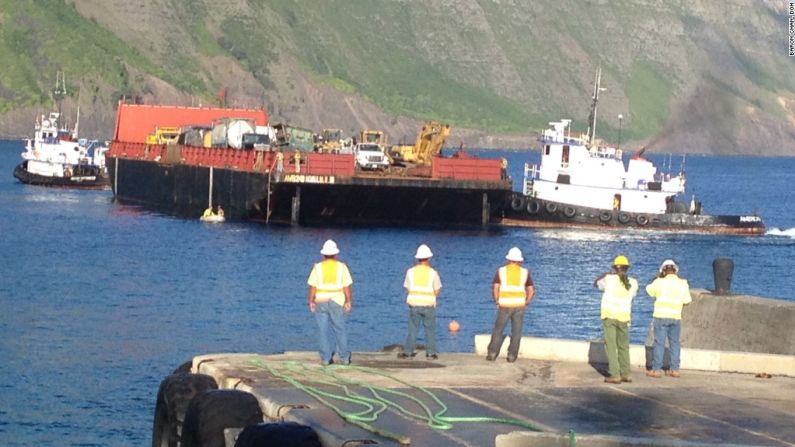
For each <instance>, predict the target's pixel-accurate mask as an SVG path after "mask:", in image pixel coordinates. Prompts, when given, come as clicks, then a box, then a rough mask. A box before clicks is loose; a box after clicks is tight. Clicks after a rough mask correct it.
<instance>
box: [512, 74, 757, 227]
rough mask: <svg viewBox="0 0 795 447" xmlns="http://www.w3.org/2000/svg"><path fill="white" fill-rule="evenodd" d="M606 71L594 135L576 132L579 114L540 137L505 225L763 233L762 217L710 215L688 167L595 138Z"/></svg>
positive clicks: (596, 93) (592, 120)
mask: <svg viewBox="0 0 795 447" xmlns="http://www.w3.org/2000/svg"><path fill="white" fill-rule="evenodd" d="M600 80H601V70H599V71H597V74H596V81H595V83H594V86H595V87H594V94H593V103H592V106H591V114H590V120H589V121H590V123H589V129H588V133H587V134H584V135H581V136H572V135H571V120H568V119H564V120H561V121H558V122H552V123H550V128H548V129H546V130H544V131H543V132H542V133H541V135H540V136H539V138H538V140H539V142H540V145H541V148H540V149H541V163H540V165H528V164H525V170H524V183H523V185H524V187H523V191H522V192H521V193H518V192H514V193H512V194H511V195H510V196H509V197H508V199H507V200H508V202H507V203H506V204H505V206H504V211H503V216H502V219H501V223H502V224H503V225H507V226H523V227H582V228H596V229H623V228H636V229H649V230H662V231H672V232H696V233H713V234H735V235H761V234H764V232H765V225H764V223H763V222H762V218H761V217H759V216H757V215H756V214H752V215H742V216H735V215H728V216H725V215H724V216H718V215H706V214H703V213H702V212H701V210H702V209H701V203H700V202H697V201H696V200H695V198H693V199H691V201H690V203H689V204H688V203H686V202H682V201H677V198H678V197H679V196H681V195H682V194H683V193H684V192H685V173H684V169H682V170H681V171H680V172H678V173H676V174H670V173H662V172H659V171H658V169H657V168H656V167H655V166H654V164H653V163H652V162H651V161H649V160H647V159H645V158H644V157H643V153H644V151H645V148H644V149H641V150H640V151H638V152H637V153H635V154H634V155H632V156H631V157H630V159H629V162H628V164H627V166H626V167H625V165H624V154H623V152H622V150H621V149H620V148H618V147H610V146H601V145H597V144H595V141H596V139H595V126H596V105H597V102H598V99H599V91H600V90H601V86H600Z"/></svg>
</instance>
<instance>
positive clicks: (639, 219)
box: [635, 214, 649, 226]
mask: <svg viewBox="0 0 795 447" xmlns="http://www.w3.org/2000/svg"><path fill="white" fill-rule="evenodd" d="M635 221H636V222H638V225H640V226H644V225H646V224H647V223H649V218H648V217H646V215H645V214H641V215H640V216H638V217H636V218H635Z"/></svg>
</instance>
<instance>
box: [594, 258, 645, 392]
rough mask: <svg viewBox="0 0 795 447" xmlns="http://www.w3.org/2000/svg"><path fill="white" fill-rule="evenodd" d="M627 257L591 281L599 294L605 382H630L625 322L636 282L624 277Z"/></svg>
mask: <svg viewBox="0 0 795 447" xmlns="http://www.w3.org/2000/svg"><path fill="white" fill-rule="evenodd" d="M628 270H629V259H627V257H626V256H624V255H619V256H616V258H615V259H614V260H613V272H612V273H605V274H603V275H602V276H600V277H599V278H597V279H596V281H594V283H593V285H594V287H597V288H599V290H602V291H603V292H604V293H602V305H601V319H602V328H603V330H604V337H605V350H606V351H607V363H608V371H609V376H608V377H607V378H605V382H607V383H621V382H632V376H631V371H630V367H629V321H630V316H631V314H632V298H634V297H635V295H636V294H637V293H638V281H637V280H636V279H635V278H630V277H629V276H627V271H628Z"/></svg>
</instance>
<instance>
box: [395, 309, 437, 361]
mask: <svg viewBox="0 0 795 447" xmlns="http://www.w3.org/2000/svg"><path fill="white" fill-rule="evenodd" d="M420 323H422V325H423V326H425V355H432V354H438V353H439V351H437V350H436V308H435V307H433V306H424V307H420V306H409V335H408V336H407V337H406V344H405V345H403V352H405V353H406V354H412V353H413V352H414V347H415V345H416V342H417V332H418V331H419V328H420Z"/></svg>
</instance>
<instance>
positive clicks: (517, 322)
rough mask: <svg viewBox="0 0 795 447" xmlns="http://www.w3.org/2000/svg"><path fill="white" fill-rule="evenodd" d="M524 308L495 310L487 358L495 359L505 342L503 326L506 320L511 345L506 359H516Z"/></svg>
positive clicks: (520, 340) (520, 339) (500, 308)
mask: <svg viewBox="0 0 795 447" xmlns="http://www.w3.org/2000/svg"><path fill="white" fill-rule="evenodd" d="M524 311H525V307H499V308H497V319H496V320H495V321H494V327H493V328H492V329H491V341H490V342H489V347H488V348H487V350H488V355H489V357H497V355H499V353H500V348H502V342H503V341H504V340H505V334H504V333H503V331H504V330H505V326H506V325H507V324H508V320H510V321H511V343H510V344H509V345H508V358H509V359H512V360H513V359H516V357H517V356H518V355H519V344H520V343H521V342H522V325H523V324H524Z"/></svg>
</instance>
